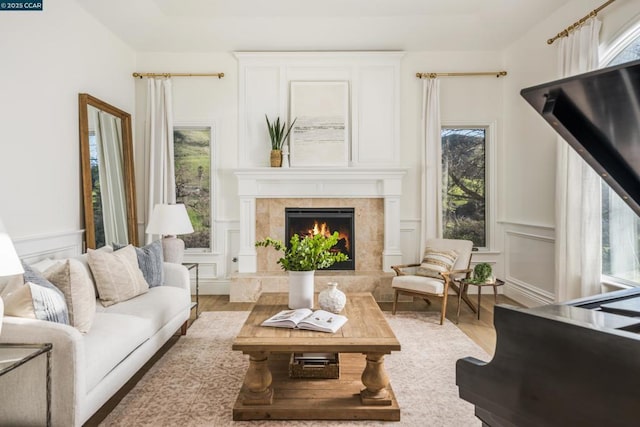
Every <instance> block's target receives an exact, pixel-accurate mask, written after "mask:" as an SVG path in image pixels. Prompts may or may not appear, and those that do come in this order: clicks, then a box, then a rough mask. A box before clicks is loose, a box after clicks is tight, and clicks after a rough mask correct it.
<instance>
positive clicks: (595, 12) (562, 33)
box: [547, 0, 616, 44]
mask: <svg viewBox="0 0 640 427" xmlns="http://www.w3.org/2000/svg"><path fill="white" fill-rule="evenodd" d="M614 1H616V0H609V1H607V2H605V3H604V4H602V5H600V6H599V7H597V8H595V9H593V10H592V11H591V12H589V14H588V15H585V16H583V17H582V18H581V19H579V20H577V21H576V22H574V23H573V24H571V25H569V26H568V27H567V28H565V29H564V30H562V31H560V32H559V33H558V34H556V35H555V37H552V38H550V39H549V40H547V44H553V42H554V41H556V40H558V39H559V38H562V37H569V33H570V32H571V31H573V30H575V29H578V28H580V26H582V24H584V23H585V22H587V20H588V19H590V18H595V17H596V16H597V15H598V12H600V11H601V10H602V9H604V8H605V7H607V6H609V5H610V4H611V3H613V2H614Z"/></svg>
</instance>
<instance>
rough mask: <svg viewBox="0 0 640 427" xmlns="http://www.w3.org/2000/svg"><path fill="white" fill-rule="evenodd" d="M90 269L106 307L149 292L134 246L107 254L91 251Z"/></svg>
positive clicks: (101, 300)
mask: <svg viewBox="0 0 640 427" xmlns="http://www.w3.org/2000/svg"><path fill="white" fill-rule="evenodd" d="M88 254H89V267H91V271H92V272H93V278H94V279H95V281H96V287H97V288H98V294H99V295H100V302H102V305H103V306H105V307H108V306H110V305H113V304H116V303H118V302H121V301H126V300H128V299H131V298H133V297H135V296H137V295H140V294H143V293H145V292H147V291H148V290H149V284H148V283H147V282H146V281H145V280H144V276H143V275H142V271H140V268H138V256H137V255H136V250H135V249H134V247H133V246H131V245H129V246H126V247H124V248H122V249H120V250H118V251H116V252H113V253H106V252H100V251H94V250H91V249H89V253H88Z"/></svg>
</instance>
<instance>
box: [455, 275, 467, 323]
mask: <svg viewBox="0 0 640 427" xmlns="http://www.w3.org/2000/svg"><path fill="white" fill-rule="evenodd" d="M466 287H467V285H466V284H464V283H460V291H459V292H458V310H457V312H456V323H460V300H462V294H463V293H466Z"/></svg>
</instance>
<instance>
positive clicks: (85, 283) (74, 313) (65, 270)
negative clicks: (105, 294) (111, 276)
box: [43, 258, 96, 333]
mask: <svg viewBox="0 0 640 427" xmlns="http://www.w3.org/2000/svg"><path fill="white" fill-rule="evenodd" d="M43 274H44V277H45V278H46V279H47V280H49V281H50V282H51V283H53V284H54V285H56V286H57V287H58V289H60V290H61V291H62V293H63V294H64V298H65V300H66V302H67V308H68V309H69V322H70V324H71V325H72V326H74V327H75V328H76V329H78V330H79V331H80V332H82V333H87V332H89V329H91V325H92V324H93V319H94V317H95V313H96V293H95V291H94V289H93V283H92V282H91V278H90V277H89V274H88V273H87V270H85V268H84V266H83V265H82V263H81V262H80V261H78V260H77V259H73V258H71V259H67V260H65V261H64V262H63V263H61V264H59V265H54V266H53V267H51V268H49V269H48V270H47V271H45V272H44V273H43Z"/></svg>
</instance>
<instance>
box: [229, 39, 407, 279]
mask: <svg viewBox="0 0 640 427" xmlns="http://www.w3.org/2000/svg"><path fill="white" fill-rule="evenodd" d="M235 55H236V57H237V58H238V64H239V67H238V70H239V75H238V84H239V95H240V96H239V105H238V107H239V108H238V110H239V115H238V121H239V141H238V144H239V149H238V152H239V161H238V166H239V167H240V168H255V167H264V166H268V159H269V150H268V148H269V139H268V138H269V137H268V134H267V130H266V123H265V119H264V114H265V113H267V114H269V116H270V118H271V117H273V118H275V117H276V116H278V115H279V116H280V120H287V122H288V121H289V120H290V119H291V117H289V93H290V84H291V82H292V81H347V82H348V83H349V91H350V98H349V107H350V126H351V128H350V131H351V132H350V135H349V136H350V144H351V146H350V150H351V154H350V157H351V158H350V160H351V161H350V166H365V167H366V166H386V167H389V166H390V165H392V166H397V165H398V163H399V161H400V157H399V153H400V130H399V129H400V126H399V122H400V61H401V59H402V56H403V53H402V52H392V51H390V52H236V53H235ZM241 270H242V268H241Z"/></svg>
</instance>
